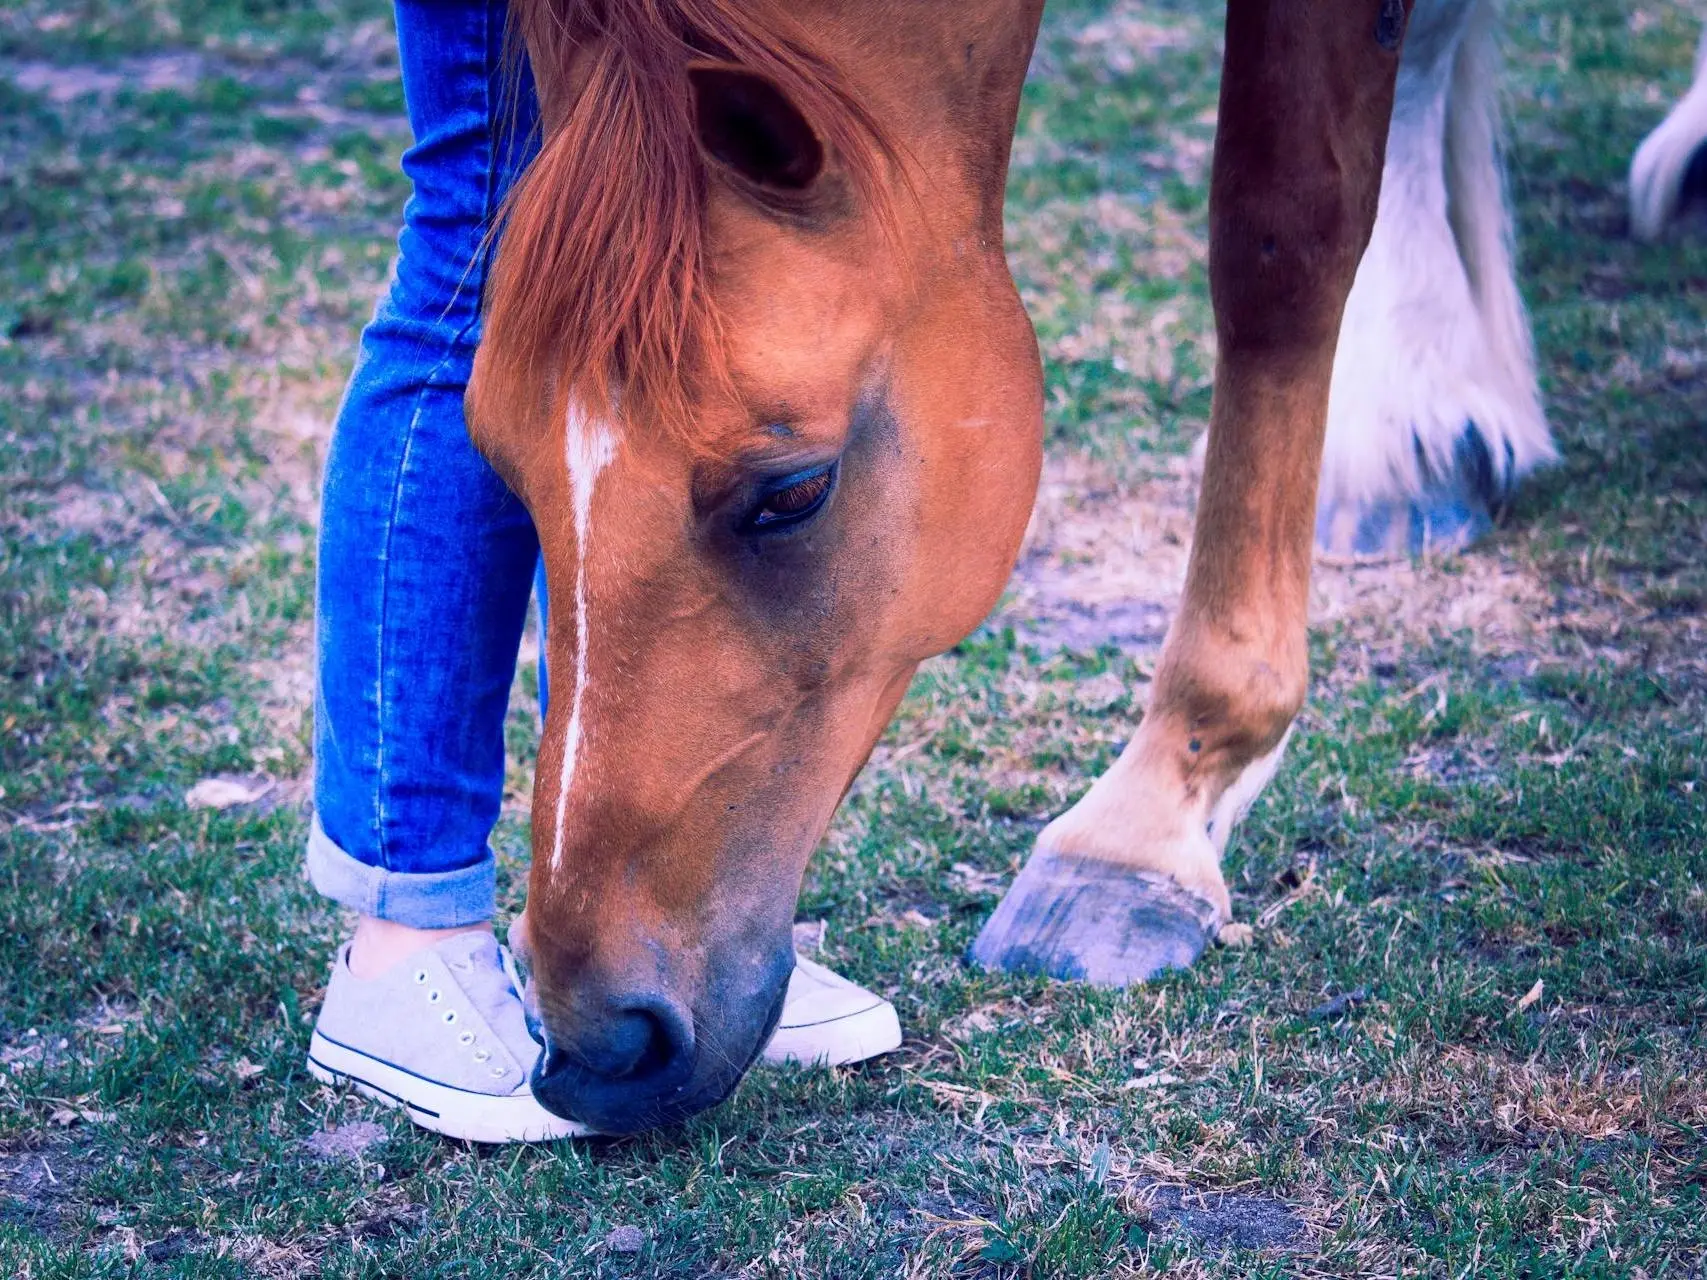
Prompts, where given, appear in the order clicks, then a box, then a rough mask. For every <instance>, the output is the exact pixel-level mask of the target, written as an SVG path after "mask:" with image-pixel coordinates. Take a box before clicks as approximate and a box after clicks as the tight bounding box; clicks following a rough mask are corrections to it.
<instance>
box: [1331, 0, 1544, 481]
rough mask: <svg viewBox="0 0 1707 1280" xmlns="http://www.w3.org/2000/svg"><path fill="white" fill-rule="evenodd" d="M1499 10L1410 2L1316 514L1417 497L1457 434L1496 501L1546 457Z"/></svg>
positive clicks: (1349, 311) (1338, 370)
mask: <svg viewBox="0 0 1707 1280" xmlns="http://www.w3.org/2000/svg"><path fill="white" fill-rule="evenodd" d="M1497 27H1498V13H1497V9H1496V5H1495V3H1494V0H1418V3H1417V5H1416V8H1415V11H1414V12H1413V14H1412V18H1411V26H1410V29H1409V31H1408V33H1407V35H1406V37H1405V48H1404V55H1403V59H1402V61H1401V64H1400V69H1399V78H1398V91H1397V95H1396V99H1395V102H1394V108H1393V123H1392V127H1391V130H1390V131H1389V134H1388V141H1387V164H1386V168H1385V171H1384V173H1383V176H1382V184H1381V200H1380V206H1379V210H1378V213H1377V216H1376V220H1375V228H1374V233H1373V235H1372V237H1371V239H1370V243H1369V248H1368V251H1367V252H1366V253H1365V254H1364V257H1363V261H1362V263H1361V264H1360V265H1359V267H1358V272H1357V278H1356V281H1355V283H1354V285H1353V287H1352V291H1351V296H1350V298H1349V299H1348V301H1347V303H1346V312H1345V321H1344V324H1343V326H1342V328H1341V332H1340V341H1339V347H1338V350H1337V352H1336V356H1335V361H1334V381H1333V391H1332V394H1331V397H1330V402H1329V409H1328V431H1327V441H1326V448H1325V450H1324V457H1323V464H1322V502H1323V504H1324V506H1325V505H1326V504H1328V503H1340V504H1358V503H1372V502H1378V501H1381V500H1383V499H1387V498H1391V497H1393V496H1395V495H1400V494H1404V495H1410V496H1412V497H1415V496H1418V495H1421V494H1422V493H1423V492H1424V490H1425V488H1426V485H1427V481H1428V479H1429V476H1430V474H1432V475H1434V476H1436V477H1439V476H1443V475H1448V474H1451V472H1452V471H1453V469H1454V467H1455V466H1456V464H1457V451H1458V448H1459V445H1460V442H1461V440H1462V439H1463V437H1464V434H1465V431H1466V429H1467V428H1468V427H1469V426H1470V425H1471V424H1474V425H1475V427H1476V429H1477V430H1478V431H1479V432H1480V433H1481V436H1482V439H1483V441H1484V442H1485V443H1486V445H1487V449H1488V453H1489V454H1490V455H1491V458H1490V460H1491V462H1492V465H1493V468H1494V471H1495V478H1496V480H1497V481H1498V482H1499V484H1500V487H1502V488H1503V487H1505V486H1506V485H1509V483H1510V482H1511V480H1513V479H1514V478H1515V477H1517V476H1519V475H1521V474H1522V473H1523V472H1525V471H1527V470H1529V469H1531V468H1533V467H1535V466H1537V465H1539V464H1541V463H1543V462H1546V461H1548V460H1550V459H1551V458H1553V457H1554V449H1553V443H1552V439H1551V437H1550V436H1549V434H1548V430H1547V424H1546V419H1545V418H1544V416H1543V414H1542V412H1541V404H1540V397H1539V393H1538V390H1537V386H1536V379H1535V359H1534V353H1533V348H1532V345H1531V342H1530V337H1529V325H1528V321H1527V319H1526V318H1525V316H1524V312H1523V304H1522V300H1521V298H1520V297H1519V295H1518V292H1517V285H1516V281H1515V279H1514V274H1513V272H1514V265H1513V256H1512V246H1511V217H1510V213H1509V212H1508V209H1507V205H1506V194H1505V183H1504V175H1503V171H1502V167H1501V162H1500V152H1499V101H1498V74H1497V69H1498V62H1499V56H1498V30H1497Z"/></svg>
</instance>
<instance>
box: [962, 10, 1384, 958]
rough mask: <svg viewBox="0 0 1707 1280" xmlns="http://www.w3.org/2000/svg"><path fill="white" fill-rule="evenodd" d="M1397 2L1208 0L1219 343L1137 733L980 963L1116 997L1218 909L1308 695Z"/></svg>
mask: <svg viewBox="0 0 1707 1280" xmlns="http://www.w3.org/2000/svg"><path fill="white" fill-rule="evenodd" d="M1409 9H1410V3H1409V0H1341V2H1340V3H1335V4H1319V3H1315V2H1314V0H1231V2H1230V3H1229V5H1228V13H1227V38H1226V57H1225V62H1224V65H1223V71H1222V83H1221V108H1220V118H1219V125H1218V129H1217V134H1216V141H1215V160H1214V167H1213V171H1212V176H1211V184H1210V201H1209V221H1210V258H1209V273H1210V289H1211V293H1212V295H1213V300H1214V304H1215V320H1216V333H1217V336H1218V340H1219V348H1220V349H1219V359H1218V363H1217V368H1216V374H1215V394H1214V402H1213V407H1212V409H1211V412H1210V426H1209V446H1208V452H1207V455H1206V458H1205V462H1204V476H1203V489H1202V494H1201V497H1200V499H1199V503H1198V510H1197V531H1196V536H1195V541H1194V543H1193V547H1192V553H1191V562H1190V566H1189V568H1188V570H1187V574H1186V586H1185V596H1184V599H1183V601H1182V602H1181V605H1180V610H1179V614H1178V615H1177V617H1176V618H1175V619H1174V622H1173V626H1172V627H1171V629H1170V630H1169V633H1168V639H1167V642H1166V644H1165V645H1164V646H1163V650H1162V657H1161V660H1160V662H1159V663H1158V665H1157V668H1156V675H1155V680H1154V684H1153V692H1152V694H1151V699H1150V705H1149V709H1148V710H1147V712H1146V714H1145V716H1144V720H1143V723H1142V724H1141V725H1140V726H1139V728H1138V731H1137V733H1136V734H1135V735H1134V736H1133V738H1132V741H1131V742H1130V743H1129V744H1128V745H1127V747H1126V750H1125V751H1124V752H1122V753H1121V756H1120V758H1119V759H1118V760H1117V761H1116V762H1115V764H1114V765H1113V767H1112V768H1110V769H1109V771H1108V772H1107V773H1106V774H1104V775H1103V776H1102V777H1101V778H1099V779H1098V780H1097V782H1096V783H1095V785H1093V786H1092V787H1091V789H1090V791H1089V792H1087V793H1086V794H1085V796H1084V798H1083V799H1081V800H1080V801H1079V803H1078V804H1076V805H1074V806H1073V808H1072V809H1070V810H1069V811H1068V812H1067V813H1065V814H1063V815H1062V816H1061V817H1059V818H1057V819H1056V820H1055V821H1054V822H1052V823H1051V824H1050V825H1049V826H1048V827H1047V828H1045V829H1044V831H1043V833H1042V834H1041V836H1039V838H1038V845H1037V849H1036V851H1035V852H1034V853H1033V854H1032V857H1031V859H1030V861H1029V862H1027V864H1026V866H1025V868H1024V869H1023V870H1022V871H1021V872H1020V875H1019V877H1018V879H1017V880H1016V881H1015V882H1014V884H1013V887H1012V888H1011V889H1009V891H1008V894H1007V896H1006V897H1005V898H1004V899H1003V900H1002V902H1001V903H1000V905H999V906H998V907H997V908H996V912H995V914H994V915H993V916H992V917H991V919H990V921H989V923H988V924H986V925H985V927H984V930H983V932H982V933H981V934H980V935H979V937H978V940H977V941H976V942H975V943H974V944H973V950H972V955H973V959H974V960H975V961H976V962H978V963H979V964H982V965H984V966H986V967H989V968H1002V969H1012V970H1021V971H1027V970H1029V971H1034V972H1042V973H1047V974H1050V975H1052V976H1054V977H1060V978H1078V979H1084V980H1087V981H1090V982H1094V983H1098V984H1102V985H1110V986H1120V985H1125V984H1127V983H1131V982H1139V981H1142V980H1144V979H1145V978H1148V977H1150V976H1152V975H1153V974H1155V973H1156V972H1158V971H1159V970H1161V969H1164V968H1168V967H1171V966H1182V965H1186V964H1189V963H1190V962H1191V961H1192V960H1193V959H1195V958H1196V957H1197V955H1198V954H1199V953H1200V952H1201V951H1202V950H1203V948H1204V946H1205V945H1206V944H1207V942H1208V940H1209V938H1210V937H1212V936H1213V935H1214V932H1215V930H1216V929H1217V928H1218V927H1219V926H1220V925H1223V924H1225V923H1227V922H1228V920H1229V919H1230V916H1231V904H1230V901H1229V899H1228V895H1227V886H1226V882H1225V881H1224V880H1223V879H1222V876H1221V868H1220V853H1221V848H1222V847H1223V846H1224V845H1225V842H1226V837H1227V831H1228V828H1229V827H1230V826H1231V825H1232V822H1233V821H1234V820H1235V819H1236V818H1237V816H1238V811H1239V810H1240V809H1241V807H1242V806H1244V805H1246V804H1248V803H1249V802H1250V800H1251V799H1252V798H1254V796H1255V794H1256V792H1257V791H1258V790H1259V789H1260V788H1261V786H1262V785H1263V783H1265V782H1266V781H1267V779H1268V777H1269V775H1270V774H1272V772H1273V770H1274V768H1275V765H1276V764H1277V763H1278V760H1279V755H1280V752H1281V750H1282V748H1283V746H1284V744H1285V740H1286V735H1287V733H1288V731H1289V729H1290V727H1291V724H1292V719H1293V717H1294V716H1295V715H1296V714H1297V711H1298V708H1299V707H1300V706H1301V705H1302V703H1303V699H1304V689H1305V683H1306V679H1307V665H1308V649H1307V640H1306V635H1305V612H1306V604H1307V597H1308V592H1309V579H1310V558H1311V542H1312V537H1313V529H1314V522H1315V507H1316V479H1317V473H1318V469H1319V467H1320V463H1321V456H1322V433H1323V426H1324V423H1325V421H1326V417H1327V403H1328V387H1329V382H1330V380H1331V378H1332V374H1333V360H1334V348H1335V342H1336V339H1337V337H1338V334H1339V326H1340V318H1341V314H1342V312H1343V311H1344V308H1345V301H1346V296H1347V294H1348V292H1349V291H1350V289H1351V284H1352V279H1353V276H1354V275H1355V273H1356V270H1357V264H1358V259H1359V258H1360V257H1361V255H1362V253H1363V250H1364V247H1365V245H1367V244H1368V241H1369V234H1370V228H1371V227H1372V225H1373V223H1374V219H1375V208H1376V200H1377V196H1378V194H1379V191H1380V185H1381V168H1382V160H1383V152H1384V149H1385V144H1386V137H1387V123H1388V119H1389V117H1390V115H1391V113H1392V106H1393V86H1394V77H1395V74H1396V72H1397V69H1398V50H1399V44H1400V39H1401V36H1402V34H1403V30H1404V26H1405V22H1406V19H1407V16H1408V13H1409Z"/></svg>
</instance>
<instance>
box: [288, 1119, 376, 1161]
mask: <svg viewBox="0 0 1707 1280" xmlns="http://www.w3.org/2000/svg"><path fill="white" fill-rule="evenodd" d="M384 1141H385V1130H384V1129H383V1128H382V1127H381V1126H379V1125H377V1124H375V1123H374V1122H373V1121H372V1120H356V1121H353V1122H351V1123H350V1124H341V1125H339V1126H338V1127H337V1128H335V1129H325V1130H322V1131H321V1132H319V1133H315V1134H310V1135H309V1136H308V1137H306V1138H304V1139H303V1140H302V1145H303V1146H304V1147H306V1148H308V1150H309V1151H310V1152H312V1153H313V1154H314V1155H316V1156H319V1157H320V1159H322V1160H359V1159H360V1158H361V1157H362V1155H363V1154H364V1153H366V1151H367V1150H368V1148H369V1147H375V1146H378V1145H379V1144H380V1143H382V1142H384Z"/></svg>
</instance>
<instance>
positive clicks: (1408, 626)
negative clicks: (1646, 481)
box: [995, 457, 1707, 689]
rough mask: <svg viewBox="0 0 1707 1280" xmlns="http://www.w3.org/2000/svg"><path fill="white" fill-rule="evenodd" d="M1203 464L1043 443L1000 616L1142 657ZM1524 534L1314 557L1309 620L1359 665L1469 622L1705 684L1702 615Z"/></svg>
mask: <svg viewBox="0 0 1707 1280" xmlns="http://www.w3.org/2000/svg"><path fill="white" fill-rule="evenodd" d="M1197 481H1198V476H1197V473H1196V471H1195V469H1194V467H1193V466H1192V464H1191V462H1190V461H1189V460H1188V459H1185V458H1180V459H1178V460H1177V461H1175V462H1174V463H1173V464H1172V465H1170V466H1169V467H1168V468H1167V470H1166V471H1165V472H1164V473H1163V474H1160V475H1158V476H1155V477H1153V478H1151V479H1147V480H1142V481H1139V482H1137V483H1135V484H1122V483H1120V482H1118V481H1116V480H1115V479H1113V478H1112V477H1111V476H1110V475H1109V474H1108V472H1107V471H1106V470H1105V469H1103V468H1101V467H1099V466H1098V465H1097V464H1095V463H1092V462H1087V461H1085V460H1083V459H1082V458H1073V457H1052V458H1050V459H1049V460H1048V462H1047V463H1046V464H1045V467H1044V476H1043V482H1042V485H1041V486H1040V488H1039V491H1038V499H1037V507H1036V510H1035V511H1034V513H1033V515H1032V520H1031V526H1030V529H1029V530H1028V531H1027V535H1026V541H1025V546H1024V549H1023V550H1022V552H1021V554H1020V560H1019V564H1018V566H1017V568H1016V570H1015V573H1014V578H1013V581H1012V583H1011V585H1010V592H1009V599H1008V601H1007V603H1006V604H1005V605H1004V606H1003V608H1002V609H1001V611H1000V612H999V613H998V614H997V615H996V618H995V622H996V624H997V625H1006V626H1012V627H1013V628H1014V631H1015V634H1016V635H1017V636H1018V637H1019V639H1020V640H1021V641H1022V642H1023V643H1027V644H1032V645H1036V646H1037V647H1038V648H1039V649H1042V650H1043V651H1045V652H1051V651H1058V650H1062V649H1069V650H1077V651H1091V650H1095V649H1097V648H1098V647H1100V646H1103V645H1113V646H1115V647H1117V648H1119V649H1121V650H1122V651H1123V652H1125V653H1127V654H1128V655H1130V656H1132V657H1134V658H1135V659H1137V660H1138V661H1140V662H1144V661H1146V660H1148V659H1150V658H1153V657H1154V656H1155V654H1156V653H1157V652H1159V650H1160V648H1161V643H1162V639H1163V637H1164V635H1165V634H1166V630H1167V623H1168V620H1169V619H1170V618H1172V616H1173V613H1174V610H1175V608H1176V607H1177V605H1178V603H1179V596H1180V592H1181V590H1182V588H1183V586H1184V583H1185V569H1186V561H1187V556H1188V553H1189V549H1190V543H1191V533H1192V518H1193V507H1194V502H1195V496H1196V490H1197ZM1525 553H1526V547H1525V546H1524V544H1523V542H1522V538H1521V535H1520V537H1519V538H1518V539H1515V540H1513V539H1504V538H1501V539H1496V540H1495V541H1494V542H1492V543H1491V544H1488V545H1485V546H1483V547H1479V548H1476V549H1474V550H1473V551H1471V552H1470V553H1468V554H1465V555H1455V556H1447V557H1441V558H1431V559H1420V560H1394V561H1381V562H1363V563H1344V562H1330V561H1325V560H1323V561H1318V562H1317V564H1316V568H1315V573H1314V578H1313V582H1312V590H1311V613H1310V620H1311V625H1312V626H1313V627H1315V628H1318V629H1322V628H1333V629H1334V630H1335V631H1336V632H1337V634H1338V635H1340V636H1341V637H1342V638H1343V639H1344V640H1345V641H1347V642H1348V643H1347V645H1346V646H1345V648H1347V649H1349V650H1351V651H1352V652H1353V654H1354V659H1353V661H1354V663H1355V665H1356V666H1357V667H1358V668H1359V669H1360V671H1361V670H1366V669H1367V668H1368V667H1370V666H1374V665H1380V664H1382V663H1386V662H1396V661H1398V660H1400V659H1401V658H1403V657H1404V655H1405V654H1406V653H1407V652H1414V650H1415V649H1416V647H1417V646H1418V645H1420V644H1426V643H1429V642H1431V641H1433V640H1436V639H1440V638H1443V637H1468V638H1469V639H1470V642H1471V644H1472V647H1473V650H1474V652H1475V653H1476V654H1477V656H1478V657H1482V658H1486V659H1489V660H1491V661H1500V662H1505V663H1507V664H1509V665H1510V667H1511V669H1512V671H1513V672H1514V674H1524V673H1526V672H1528V671H1529V670H1530V669H1531V668H1533V667H1534V665H1536V664H1537V663H1546V662H1550V661H1557V660H1560V659H1561V658H1570V659H1573V660H1577V661H1580V660H1583V659H1590V660H1604V661H1610V662H1613V663H1637V664H1640V665H1641V666H1642V667H1643V668H1644V669H1646V670H1649V671H1650V672H1652V673H1654V674H1655V676H1656V678H1661V679H1672V680H1675V681H1676V682H1677V683H1678V685H1679V687H1680V688H1682V689H1700V688H1702V687H1707V617H1704V616H1703V614H1702V613H1701V612H1700V611H1698V610H1695V609H1682V608H1679V609H1672V610H1667V609H1655V608H1652V607H1650V606H1649V605H1647V604H1645V603H1644V602H1643V601H1642V600H1639V599H1637V598H1635V597H1631V596H1627V595H1624V594H1622V593H1620V592H1618V591H1617V590H1615V589H1614V588H1612V587H1611V586H1609V585H1608V584H1607V583H1605V582H1604V581H1596V582H1593V583H1584V584H1581V585H1579V584H1575V583H1561V582H1558V581H1556V580H1553V579H1551V578H1549V576H1548V575H1547V573H1546V572H1545V571H1544V569H1543V567H1542V566H1541V565H1540V564H1538V563H1536V562H1535V561H1534V560H1533V559H1531V558H1530V557H1529V556H1528V555H1526V554H1525Z"/></svg>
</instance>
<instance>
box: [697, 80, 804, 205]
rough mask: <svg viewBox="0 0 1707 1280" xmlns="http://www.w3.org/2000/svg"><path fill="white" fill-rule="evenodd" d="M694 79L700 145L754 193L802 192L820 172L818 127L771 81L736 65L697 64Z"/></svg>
mask: <svg viewBox="0 0 1707 1280" xmlns="http://www.w3.org/2000/svg"><path fill="white" fill-rule="evenodd" d="M688 78H689V80H690V82H691V83H692V84H693V96H694V119H695V127H696V128H697V130H698V133H699V145H700V148H701V150H703V151H704V152H705V154H706V156H707V157H708V158H709V159H710V160H711V161H712V162H713V163H715V164H717V165H719V166H721V167H722V168H724V169H727V170H729V171H731V172H732V173H734V174H736V175H737V176H738V177H740V178H743V179H745V180H746V181H747V182H748V183H751V184H752V185H753V186H754V187H756V188H758V194H760V195H764V194H767V193H769V194H776V195H781V196H787V195H791V194H797V193H800V192H804V191H805V190H806V189H807V188H809V187H810V186H812V184H813V183H815V182H816V181H817V180H818V178H819V176H820V175H821V174H822V173H823V172H824V164H825V155H824V144H823V142H822V141H820V139H819V137H818V131H817V130H816V129H814V128H813V127H812V124H811V122H810V121H809V120H807V119H806V117H805V116H804V115H803V114H802V113H801V111H800V108H798V107H796V106H795V105H794V103H792V102H791V101H789V99H788V95H787V94H785V93H783V91H782V90H781V89H779V88H778V87H777V86H776V84H775V83H774V82H772V81H771V80H768V79H766V78H765V77H764V76H761V75H756V74H754V73H753V72H751V71H745V70H742V69H740V68H738V67H730V66H726V65H709V64H706V63H699V64H696V65H694V66H691V67H689V68H688Z"/></svg>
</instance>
